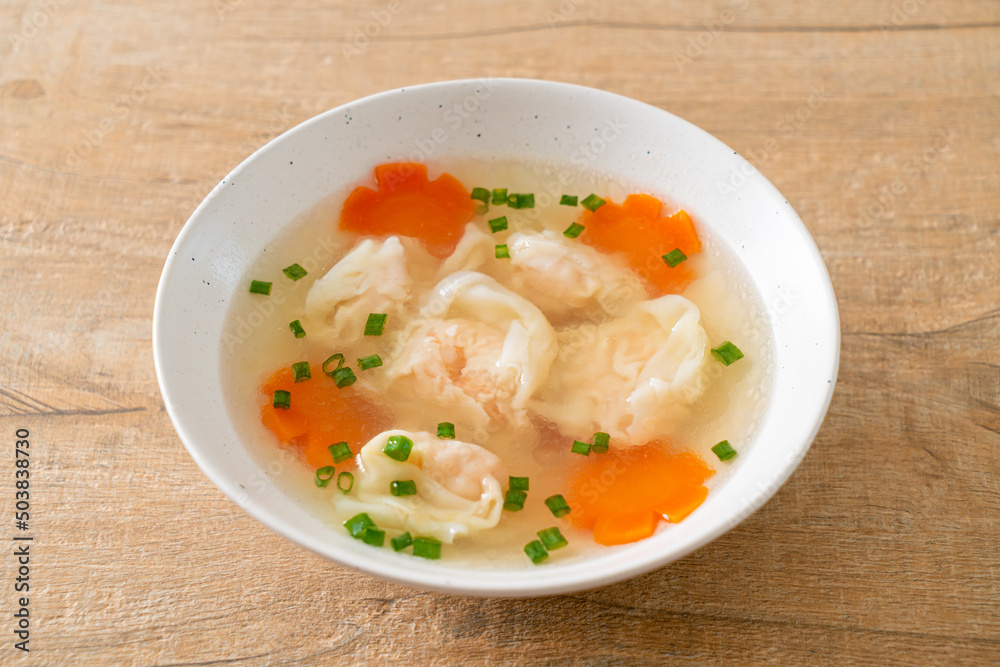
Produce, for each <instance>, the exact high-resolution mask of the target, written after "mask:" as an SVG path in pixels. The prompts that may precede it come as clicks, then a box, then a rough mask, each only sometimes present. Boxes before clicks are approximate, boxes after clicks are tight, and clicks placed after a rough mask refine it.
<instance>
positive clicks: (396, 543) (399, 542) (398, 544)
mask: <svg viewBox="0 0 1000 667" xmlns="http://www.w3.org/2000/svg"><path fill="white" fill-rule="evenodd" d="M389 543H390V544H392V550H393V551H402V550H403V549H405V548H406V547H408V546H410V545H411V544H413V535H410V531H406V532H405V533H403V534H402V535H397V536H396V537H394V538H392V539H391V540H389Z"/></svg>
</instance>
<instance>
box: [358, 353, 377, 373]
mask: <svg viewBox="0 0 1000 667" xmlns="http://www.w3.org/2000/svg"><path fill="white" fill-rule="evenodd" d="M381 365H382V357H380V356H378V355H377V354H372V355H369V356H367V357H361V358H360V359H358V368H360V369H361V370H363V371H366V370H368V369H369V368H378V367H379V366H381Z"/></svg>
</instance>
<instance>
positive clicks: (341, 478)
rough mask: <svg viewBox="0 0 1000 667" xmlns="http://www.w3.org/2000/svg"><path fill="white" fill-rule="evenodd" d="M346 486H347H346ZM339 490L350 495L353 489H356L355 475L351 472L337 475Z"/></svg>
mask: <svg viewBox="0 0 1000 667" xmlns="http://www.w3.org/2000/svg"><path fill="white" fill-rule="evenodd" d="M345 480H346V482H345ZM345 484H346V486H344V485H345ZM337 488H338V489H340V490H341V491H342V492H343V493H350V492H351V489H353V488H354V475H352V474H351V473H349V472H342V473H340V474H339V475H337Z"/></svg>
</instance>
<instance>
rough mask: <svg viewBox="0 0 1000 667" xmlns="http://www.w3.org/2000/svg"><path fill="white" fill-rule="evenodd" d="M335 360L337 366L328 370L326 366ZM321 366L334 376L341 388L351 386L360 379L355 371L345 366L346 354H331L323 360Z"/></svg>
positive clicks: (324, 370)
mask: <svg viewBox="0 0 1000 667" xmlns="http://www.w3.org/2000/svg"><path fill="white" fill-rule="evenodd" d="M334 361H336V362H337V367H336V368H334V369H333V370H332V371H328V370H327V369H326V367H327V366H329V365H330V364H332V363H333V362H334ZM320 368H321V369H322V370H323V372H324V373H326V374H327V375H329V376H330V377H332V378H333V381H334V382H336V383H337V387H338V388H340V389H343V388H344V387H347V386H350V385H352V384H354V383H355V382H357V380H358V376H356V375H355V374H354V371H352V370H351V369H350V368H347V367H346V366H344V355H342V354H341V353H339V352H338V353H337V354H331V355H330V357H329V358H328V359H327V360H326V361H324V362H323V365H322V366H321V367H320Z"/></svg>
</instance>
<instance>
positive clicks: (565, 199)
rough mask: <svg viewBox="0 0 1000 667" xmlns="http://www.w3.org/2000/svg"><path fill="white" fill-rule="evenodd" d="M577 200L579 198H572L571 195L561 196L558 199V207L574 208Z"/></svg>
mask: <svg viewBox="0 0 1000 667" xmlns="http://www.w3.org/2000/svg"><path fill="white" fill-rule="evenodd" d="M578 200H579V197H575V196H572V195H563V196H562V197H560V198H559V205H560V206H576V203H577V201H578Z"/></svg>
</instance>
